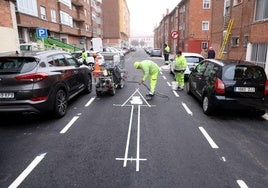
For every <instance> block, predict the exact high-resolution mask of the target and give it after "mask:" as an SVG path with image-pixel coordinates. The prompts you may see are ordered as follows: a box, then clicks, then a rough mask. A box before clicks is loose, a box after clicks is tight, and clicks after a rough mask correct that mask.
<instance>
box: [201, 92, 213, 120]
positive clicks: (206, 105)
mask: <svg viewBox="0 0 268 188" xmlns="http://www.w3.org/2000/svg"><path fill="white" fill-rule="evenodd" d="M202 107H203V112H204V113H205V114H206V115H211V114H212V112H213V110H214V107H213V105H212V103H211V101H210V99H209V97H208V96H207V95H205V96H204V97H203V101H202Z"/></svg>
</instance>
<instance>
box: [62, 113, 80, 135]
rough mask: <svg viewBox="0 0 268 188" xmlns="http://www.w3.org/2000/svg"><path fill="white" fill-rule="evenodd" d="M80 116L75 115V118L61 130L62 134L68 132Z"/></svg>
mask: <svg viewBox="0 0 268 188" xmlns="http://www.w3.org/2000/svg"><path fill="white" fill-rule="evenodd" d="M78 118H79V116H74V117H73V119H72V120H71V121H70V122H69V123H68V124H67V125H66V126H65V127H64V128H63V129H62V130H61V131H60V134H64V133H66V132H67V131H68V129H69V128H70V127H71V126H72V125H73V124H74V122H75V121H76V120H77V119H78Z"/></svg>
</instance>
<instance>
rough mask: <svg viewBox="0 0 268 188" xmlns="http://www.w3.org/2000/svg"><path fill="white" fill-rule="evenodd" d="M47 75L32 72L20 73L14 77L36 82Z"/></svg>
mask: <svg viewBox="0 0 268 188" xmlns="http://www.w3.org/2000/svg"><path fill="white" fill-rule="evenodd" d="M47 77H48V74H47V73H42V72H39V73H33V74H24V75H20V76H16V77H15V78H16V79H17V80H25V81H27V80H28V81H31V82H38V81H41V80H44V79H46V78H47Z"/></svg>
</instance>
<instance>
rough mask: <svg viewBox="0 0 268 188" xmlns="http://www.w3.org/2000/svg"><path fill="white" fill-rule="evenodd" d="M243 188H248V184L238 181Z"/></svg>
mask: <svg viewBox="0 0 268 188" xmlns="http://www.w3.org/2000/svg"><path fill="white" fill-rule="evenodd" d="M236 182H237V183H238V185H239V186H240V187H241V188H248V186H247V184H246V183H245V182H244V181H243V180H237V181H236Z"/></svg>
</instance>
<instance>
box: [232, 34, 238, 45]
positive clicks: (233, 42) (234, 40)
mask: <svg viewBox="0 0 268 188" xmlns="http://www.w3.org/2000/svg"><path fill="white" fill-rule="evenodd" d="M231 46H232V47H237V46H239V37H236V36H234V37H231Z"/></svg>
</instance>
